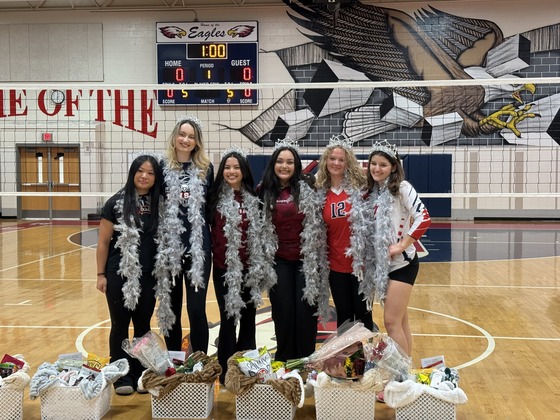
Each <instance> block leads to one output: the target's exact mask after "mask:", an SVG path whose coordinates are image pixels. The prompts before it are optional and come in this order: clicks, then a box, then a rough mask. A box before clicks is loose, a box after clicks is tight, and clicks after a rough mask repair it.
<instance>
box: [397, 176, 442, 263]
mask: <svg viewBox="0 0 560 420" xmlns="http://www.w3.org/2000/svg"><path fill="white" fill-rule="evenodd" d="M392 220H393V233H394V234H395V236H396V241H397V242H398V241H400V240H401V239H402V238H403V236H405V235H410V236H412V237H413V238H414V239H415V240H419V239H420V238H421V237H422V235H423V234H424V233H425V232H426V230H428V227H429V226H430V224H431V223H432V221H431V219H430V214H429V213H428V210H427V209H426V207H425V206H424V203H422V200H420V197H419V196H418V193H417V192H416V190H415V189H414V187H413V186H412V185H411V184H410V183H409V182H407V181H403V182H402V183H401V185H400V191H399V196H398V199H397V200H396V202H395V205H394V206H393V214H392ZM405 252H406V254H407V255H406V257H407V258H406V259H412V258H414V255H415V254H416V247H415V246H414V244H412V245H410V246H409V247H408V248H407V249H406V251H405ZM404 257H405V256H404V255H403V256H396V257H395V258H394V259H393V260H391V264H390V265H391V267H390V271H394V270H396V269H398V268H400V267H402V266H404V265H406V264H407V262H406V261H405V258H404Z"/></svg>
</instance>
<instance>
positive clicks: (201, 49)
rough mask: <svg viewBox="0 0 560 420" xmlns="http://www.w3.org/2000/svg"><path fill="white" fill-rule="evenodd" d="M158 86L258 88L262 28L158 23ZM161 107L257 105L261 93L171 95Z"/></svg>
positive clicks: (165, 94)
mask: <svg viewBox="0 0 560 420" xmlns="http://www.w3.org/2000/svg"><path fill="white" fill-rule="evenodd" d="M156 28H157V36H156V42H157V45H156V48H157V75H158V84H170V85H173V84H180V85H188V84H197V85H200V84H215V83H227V84H237V83H245V84H247V83H257V82H258V34H257V22H256V21H247V22H187V23H157V25H156ZM158 103H159V104H160V105H222V104H237V105H239V104H240V105H254V104H257V103H258V96H257V90H255V89H248V88H247V86H243V88H242V89H204V90H200V89H188V88H187V89H184V88H181V89H174V88H173V87H171V86H170V88H169V89H166V90H159V91H158Z"/></svg>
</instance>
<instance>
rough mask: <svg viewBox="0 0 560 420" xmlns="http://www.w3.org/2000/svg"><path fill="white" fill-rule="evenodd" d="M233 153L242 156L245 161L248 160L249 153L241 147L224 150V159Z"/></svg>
mask: <svg viewBox="0 0 560 420" xmlns="http://www.w3.org/2000/svg"><path fill="white" fill-rule="evenodd" d="M232 153H235V154H237V155H239V156H241V157H242V158H243V159H247V152H246V151H245V150H243V149H242V148H241V147H239V146H231V147H230V148H228V149H226V150H224V151H223V152H222V159H223V158H224V157H226V156H227V155H231V154H232Z"/></svg>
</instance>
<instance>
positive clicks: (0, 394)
mask: <svg viewBox="0 0 560 420" xmlns="http://www.w3.org/2000/svg"><path fill="white" fill-rule="evenodd" d="M22 419H23V390H22V389H11V388H6V387H3V388H0V420H22Z"/></svg>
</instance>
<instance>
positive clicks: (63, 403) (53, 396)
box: [41, 386, 113, 420]
mask: <svg viewBox="0 0 560 420" xmlns="http://www.w3.org/2000/svg"><path fill="white" fill-rule="evenodd" d="M112 394H113V388H112V387H111V386H106V387H105V388H104V389H103V391H101V395H99V396H98V397H97V398H94V399H92V400H87V399H86V398H85V397H84V394H83V393H82V390H81V389H80V388H79V387H58V386H53V387H50V388H49V389H47V391H46V392H45V393H44V394H43V395H41V420H98V419H100V418H102V417H103V416H104V415H105V414H107V411H109V409H110V408H111V396H112Z"/></svg>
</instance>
